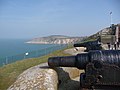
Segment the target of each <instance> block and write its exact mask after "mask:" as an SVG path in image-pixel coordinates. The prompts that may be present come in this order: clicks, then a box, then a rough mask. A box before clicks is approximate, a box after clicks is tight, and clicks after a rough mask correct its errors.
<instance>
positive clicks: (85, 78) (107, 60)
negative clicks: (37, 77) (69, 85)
mask: <svg viewBox="0 0 120 90" xmlns="http://www.w3.org/2000/svg"><path fill="white" fill-rule="evenodd" d="M48 65H49V66H50V67H76V68H78V69H84V70H85V73H81V74H80V87H82V88H87V89H109V90H112V89H114V90H120V50H93V51H89V52H87V53H82V54H77V55H75V56H63V57H50V58H49V59H48Z"/></svg>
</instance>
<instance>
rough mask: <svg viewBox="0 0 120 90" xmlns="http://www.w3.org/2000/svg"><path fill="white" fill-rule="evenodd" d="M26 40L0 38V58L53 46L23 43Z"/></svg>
mask: <svg viewBox="0 0 120 90" xmlns="http://www.w3.org/2000/svg"><path fill="white" fill-rule="evenodd" d="M26 41H28V40H23V39H0V58H2V57H6V56H13V55H18V54H22V53H26V52H31V51H35V50H41V49H44V48H48V47H52V46H55V45H45V44H27V43H25V42H26Z"/></svg>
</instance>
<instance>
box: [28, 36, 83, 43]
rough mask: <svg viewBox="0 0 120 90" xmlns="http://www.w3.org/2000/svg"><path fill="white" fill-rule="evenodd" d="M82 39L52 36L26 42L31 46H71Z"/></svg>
mask: <svg viewBox="0 0 120 90" xmlns="http://www.w3.org/2000/svg"><path fill="white" fill-rule="evenodd" d="M83 39H84V38H83V37H68V36H60V35H53V36H48V37H41V38H35V39H33V40H30V41H28V42H27V43H33V44H73V43H75V42H79V41H81V40H83Z"/></svg>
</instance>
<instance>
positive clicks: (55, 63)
mask: <svg viewBox="0 0 120 90" xmlns="http://www.w3.org/2000/svg"><path fill="white" fill-rule="evenodd" d="M94 61H97V62H99V63H97V64H96V65H98V66H99V64H100V63H102V64H103V63H104V64H114V65H117V66H119V67H120V50H93V51H89V52H88V53H83V54H77V55H76V56H64V57H50V58H49V59H48V65H49V66H50V67H59V66H62V67H77V68H79V69H85V68H86V65H87V64H88V63H89V62H94Z"/></svg>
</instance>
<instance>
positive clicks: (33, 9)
mask: <svg viewBox="0 0 120 90" xmlns="http://www.w3.org/2000/svg"><path fill="white" fill-rule="evenodd" d="M111 11H112V12H113V13H112V22H113V23H115V24H117V23H120V0H0V38H35V37H42V36H48V35H67V36H86V35H91V34H93V33H96V32H97V31H99V30H101V29H103V28H105V27H107V26H109V25H110V12H111Z"/></svg>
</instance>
